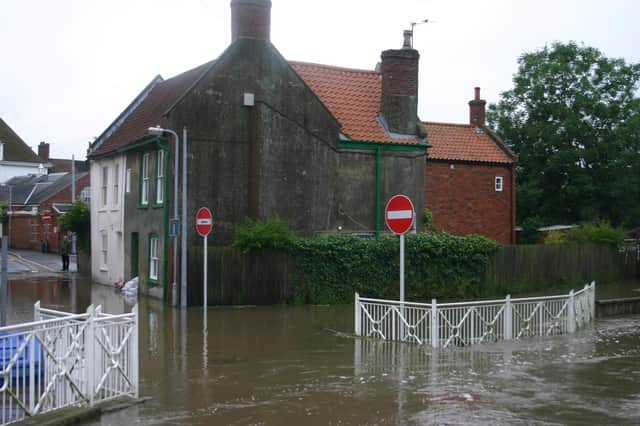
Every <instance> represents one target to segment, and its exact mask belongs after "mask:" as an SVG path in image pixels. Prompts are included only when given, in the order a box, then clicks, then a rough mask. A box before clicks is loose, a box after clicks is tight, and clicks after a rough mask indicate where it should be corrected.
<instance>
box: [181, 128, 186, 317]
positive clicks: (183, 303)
mask: <svg viewBox="0 0 640 426" xmlns="http://www.w3.org/2000/svg"><path fill="white" fill-rule="evenodd" d="M181 237H182V241H181V243H180V250H181V253H180V256H181V260H182V262H181V263H182V265H181V266H182V267H181V268H180V272H181V274H182V276H181V279H180V281H181V287H182V292H181V295H180V296H181V297H180V305H181V306H182V307H183V308H186V307H187V127H186V126H185V127H183V128H182V232H181Z"/></svg>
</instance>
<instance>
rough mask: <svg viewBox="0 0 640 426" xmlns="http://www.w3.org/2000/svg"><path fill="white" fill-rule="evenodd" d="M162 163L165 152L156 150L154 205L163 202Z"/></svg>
mask: <svg viewBox="0 0 640 426" xmlns="http://www.w3.org/2000/svg"><path fill="white" fill-rule="evenodd" d="M164 162H165V152H164V150H162V149H161V150H158V156H157V162H156V204H162V203H163V202H164V183H165V182H164Z"/></svg>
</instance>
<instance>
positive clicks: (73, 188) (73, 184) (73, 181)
mask: <svg viewBox="0 0 640 426" xmlns="http://www.w3.org/2000/svg"><path fill="white" fill-rule="evenodd" d="M116 179H118V176H116ZM74 201H76V156H75V155H71V203H73V202H74Z"/></svg>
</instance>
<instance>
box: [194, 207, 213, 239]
mask: <svg viewBox="0 0 640 426" xmlns="http://www.w3.org/2000/svg"><path fill="white" fill-rule="evenodd" d="M212 227H213V216H212V215H211V210H209V209H208V208H206V207H200V209H198V213H196V231H198V234H199V235H200V236H201V237H206V236H207V235H209V232H211V228H212Z"/></svg>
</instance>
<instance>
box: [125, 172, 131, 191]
mask: <svg viewBox="0 0 640 426" xmlns="http://www.w3.org/2000/svg"><path fill="white" fill-rule="evenodd" d="M124 190H125V191H126V193H127V194H130V193H131V169H130V168H129V169H127V174H126V175H125V180H124Z"/></svg>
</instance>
